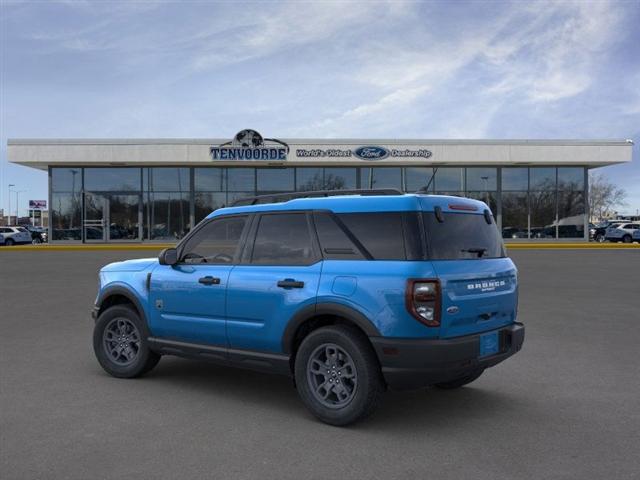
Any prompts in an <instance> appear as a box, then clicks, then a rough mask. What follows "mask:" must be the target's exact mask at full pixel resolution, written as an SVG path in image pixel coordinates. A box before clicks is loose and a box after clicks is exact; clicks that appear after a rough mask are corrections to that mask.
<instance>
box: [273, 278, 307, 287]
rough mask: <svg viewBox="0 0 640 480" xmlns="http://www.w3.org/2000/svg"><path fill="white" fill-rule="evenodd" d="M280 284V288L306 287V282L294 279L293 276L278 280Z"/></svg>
mask: <svg viewBox="0 0 640 480" xmlns="http://www.w3.org/2000/svg"><path fill="white" fill-rule="evenodd" d="M278 286H279V287H280V288H302V287H304V282H300V281H298V280H294V279H293V278H285V279H284V280H280V281H278Z"/></svg>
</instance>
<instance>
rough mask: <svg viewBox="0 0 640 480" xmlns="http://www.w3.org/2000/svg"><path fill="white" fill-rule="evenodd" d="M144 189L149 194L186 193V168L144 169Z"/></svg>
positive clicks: (187, 174)
mask: <svg viewBox="0 0 640 480" xmlns="http://www.w3.org/2000/svg"><path fill="white" fill-rule="evenodd" d="M143 178H144V181H143V185H144V189H145V190H146V191H149V192H188V191H189V190H190V185H189V184H190V181H189V169H188V168H145V169H144V170H143Z"/></svg>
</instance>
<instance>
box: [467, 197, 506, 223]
mask: <svg viewBox="0 0 640 480" xmlns="http://www.w3.org/2000/svg"><path fill="white" fill-rule="evenodd" d="M465 196H466V197H469V198H473V199H475V200H480V201H482V202H484V203H486V204H487V205H488V206H489V209H490V210H491V213H492V214H493V216H494V217H496V216H497V212H498V201H497V195H496V192H467V193H466V195H465Z"/></svg>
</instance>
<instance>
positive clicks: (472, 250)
mask: <svg viewBox="0 0 640 480" xmlns="http://www.w3.org/2000/svg"><path fill="white" fill-rule="evenodd" d="M460 251H461V252H466V253H477V254H478V258H481V257H482V256H483V255H484V254H485V253H487V249H486V248H463V249H462V250H460Z"/></svg>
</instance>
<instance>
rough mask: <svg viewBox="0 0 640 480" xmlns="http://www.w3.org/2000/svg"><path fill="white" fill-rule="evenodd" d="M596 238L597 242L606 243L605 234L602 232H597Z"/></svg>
mask: <svg viewBox="0 0 640 480" xmlns="http://www.w3.org/2000/svg"><path fill="white" fill-rule="evenodd" d="M594 240H595V241H596V242H598V243H604V235H603V234H601V233H599V234H597V235H596V236H595V239H594Z"/></svg>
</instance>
